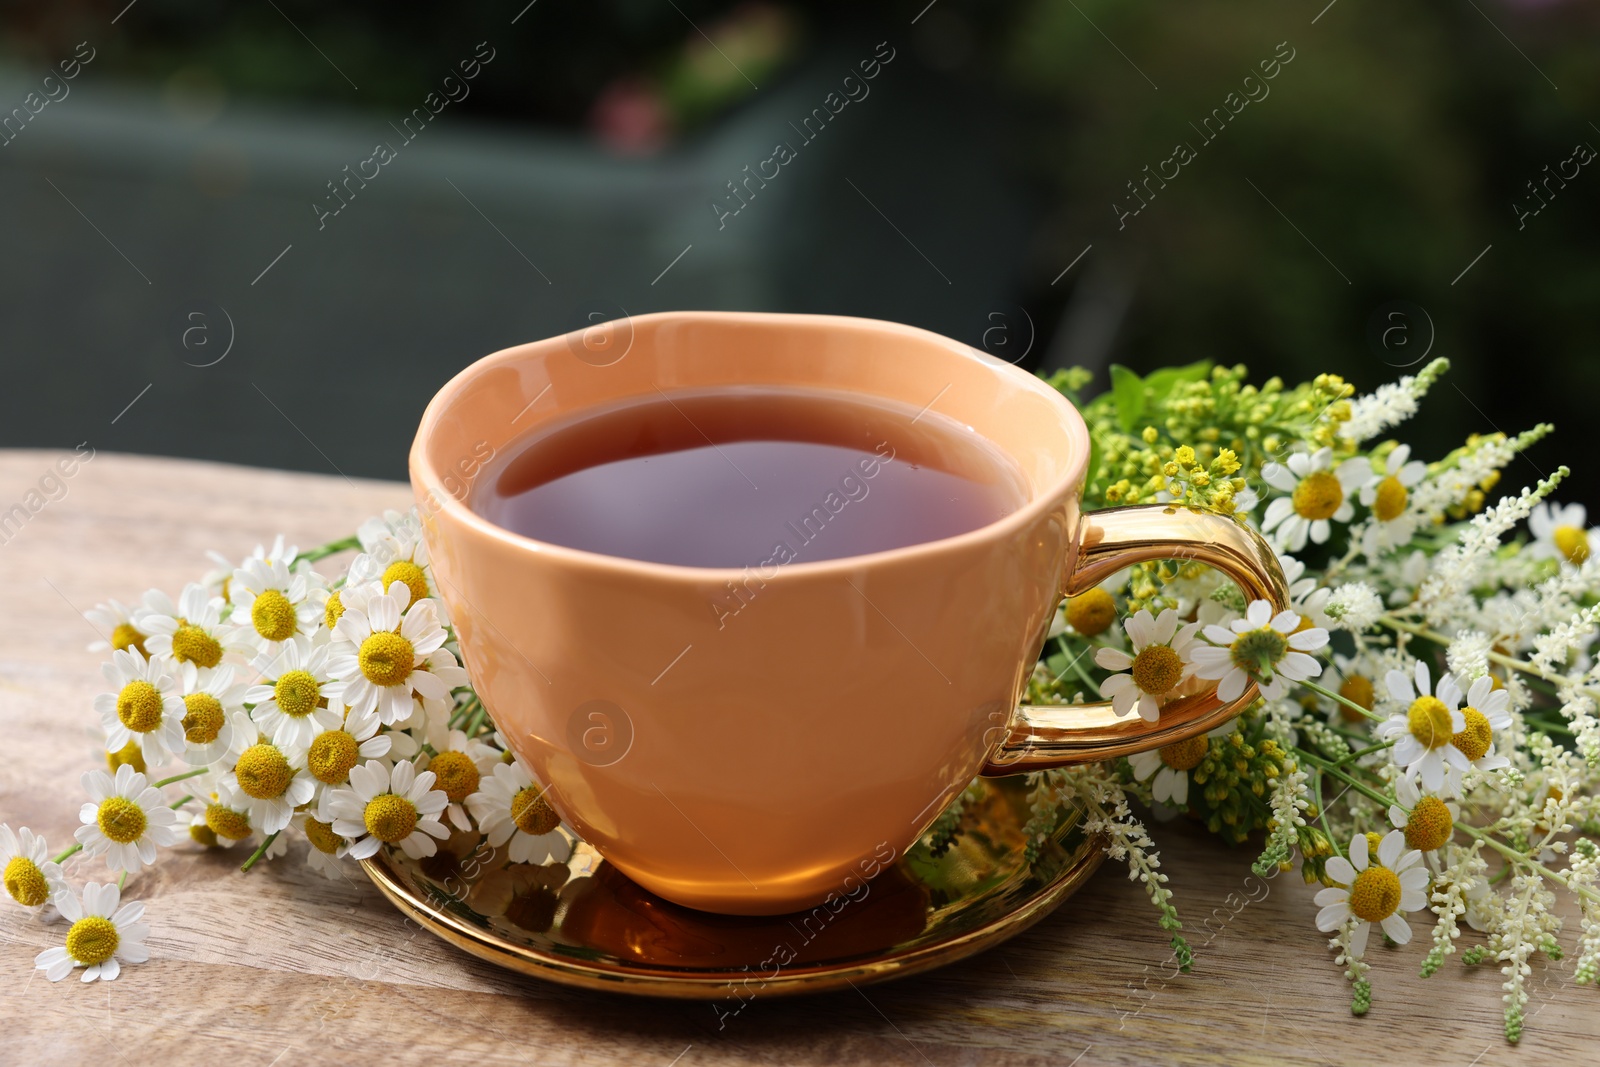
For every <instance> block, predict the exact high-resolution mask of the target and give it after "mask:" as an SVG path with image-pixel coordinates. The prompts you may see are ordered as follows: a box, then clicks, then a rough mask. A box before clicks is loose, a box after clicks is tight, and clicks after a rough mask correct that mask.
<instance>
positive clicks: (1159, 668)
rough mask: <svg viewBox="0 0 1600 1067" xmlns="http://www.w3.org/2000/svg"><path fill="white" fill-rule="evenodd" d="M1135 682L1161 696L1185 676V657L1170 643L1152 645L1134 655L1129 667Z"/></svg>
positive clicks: (1145, 689)
mask: <svg viewBox="0 0 1600 1067" xmlns="http://www.w3.org/2000/svg"><path fill="white" fill-rule="evenodd" d="M1129 673H1130V674H1132V675H1133V684H1134V685H1136V686H1138V687H1139V688H1140V689H1142V690H1144V691H1145V692H1146V693H1149V694H1151V695H1152V696H1160V695H1161V694H1162V693H1165V692H1167V691H1168V690H1170V689H1171V688H1172V687H1173V686H1175V685H1177V684H1178V680H1179V679H1180V678H1182V677H1183V658H1182V657H1181V656H1179V655H1178V654H1177V653H1176V652H1174V651H1173V650H1172V646H1170V645H1151V646H1149V647H1148V648H1146V649H1144V651H1142V652H1140V653H1139V654H1138V655H1137V656H1135V657H1133V666H1132V667H1131V668H1129Z"/></svg>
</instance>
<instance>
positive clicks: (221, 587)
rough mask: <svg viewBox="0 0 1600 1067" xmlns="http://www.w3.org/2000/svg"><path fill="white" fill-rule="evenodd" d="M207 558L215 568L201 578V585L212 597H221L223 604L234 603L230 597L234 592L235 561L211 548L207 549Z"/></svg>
mask: <svg viewBox="0 0 1600 1067" xmlns="http://www.w3.org/2000/svg"><path fill="white" fill-rule="evenodd" d="M206 558H207V559H209V560H210V561H211V562H212V564H213V566H212V568H211V569H210V570H208V571H206V572H205V574H203V575H201V576H200V584H201V585H203V586H205V587H206V591H207V592H209V593H210V594H211V595H212V596H218V597H221V598H222V601H223V603H225V604H231V603H233V599H232V597H231V595H230V594H231V593H232V592H233V588H232V587H233V572H234V562H233V560H231V559H229V558H228V557H227V556H224V555H223V554H222V553H221V552H218V551H215V550H214V549H209V548H208V549H206Z"/></svg>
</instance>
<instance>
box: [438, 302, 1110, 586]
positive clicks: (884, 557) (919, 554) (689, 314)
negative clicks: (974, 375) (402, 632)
mask: <svg viewBox="0 0 1600 1067" xmlns="http://www.w3.org/2000/svg"><path fill="white" fill-rule="evenodd" d="M685 320H692V321H701V322H704V321H721V322H749V323H763V324H769V325H776V326H782V325H784V324H786V323H809V324H813V325H816V324H833V325H836V326H839V327H841V328H846V329H851V330H857V331H862V330H866V331H877V332H882V333H894V334H900V335H903V336H904V335H909V336H912V337H915V338H916V339H918V340H921V341H924V342H928V343H933V344H937V345H940V346H942V347H944V348H945V349H946V350H947V351H949V352H951V353H952V354H954V355H955V356H957V357H958V358H962V359H967V360H971V361H973V362H976V363H979V364H981V365H982V366H984V367H985V368H986V369H988V370H989V371H991V372H993V373H996V374H999V375H1001V376H1003V377H1004V376H1010V377H1012V379H1013V380H1014V382H1015V383H1016V384H1018V385H1022V386H1024V387H1026V388H1028V389H1030V390H1031V391H1033V392H1034V393H1036V394H1038V395H1039V396H1041V397H1042V398H1044V399H1045V401H1046V402H1047V403H1048V404H1050V405H1051V406H1053V407H1054V408H1055V409H1056V410H1057V412H1058V414H1060V416H1061V418H1062V424H1063V426H1064V427H1065V429H1066V432H1067V435H1068V436H1069V437H1070V438H1072V447H1073V449H1074V452H1075V455H1074V456H1073V458H1072V462H1071V463H1070V464H1069V465H1068V467H1067V469H1066V473H1065V474H1063V475H1062V476H1060V477H1059V478H1057V479H1055V481H1053V482H1051V483H1050V484H1048V485H1046V486H1041V487H1039V488H1038V489H1037V490H1035V491H1034V492H1033V493H1032V494H1031V496H1030V499H1029V500H1028V501H1027V502H1026V503H1025V504H1023V506H1022V507H1020V508H1018V509H1017V510H1016V511H1013V512H1012V513H1011V514H1009V515H1005V516H1002V517H1001V518H999V519H996V520H994V521H993V522H990V523H986V524H985V525H983V526H979V527H978V528H976V529H973V530H968V531H967V532H965V533H960V534H955V535H954V536H951V537H941V538H939V539H937V540H933V541H919V542H917V543H915V544H911V545H902V546H900V547H899V548H891V549H884V550H882V551H878V552H867V553H862V554H860V555H855V556H837V557H834V558H833V559H825V560H813V561H810V562H795V563H785V564H783V565H781V566H780V567H779V568H778V573H779V574H780V575H781V574H790V573H793V574H794V576H795V577H801V576H808V577H819V578H829V577H837V576H841V575H848V574H852V573H855V572H858V571H860V570H861V569H862V568H864V567H872V566H880V565H883V564H885V563H890V562H899V561H914V560H922V559H927V558H930V557H932V556H935V555H939V554H944V553H949V552H958V551H961V550H963V549H967V548H971V547H974V546H977V545H980V544H983V543H985V542H990V541H995V540H999V539H1004V538H1006V537H1008V536H1010V535H1012V534H1014V533H1016V532H1018V531H1019V530H1020V529H1022V528H1023V527H1026V526H1029V525H1031V524H1032V523H1034V522H1036V521H1037V520H1038V519H1040V518H1041V517H1042V516H1043V515H1044V514H1045V513H1046V512H1048V511H1051V510H1053V509H1054V508H1055V507H1056V506H1057V502H1058V501H1059V500H1061V499H1063V498H1064V497H1068V496H1071V495H1073V494H1075V493H1076V492H1078V491H1079V490H1080V489H1081V488H1082V485H1083V482H1084V480H1085V478H1086V477H1087V476H1088V470H1087V467H1088V462H1089V452H1090V440H1089V428H1088V426H1087V424H1085V423H1084V421H1083V414H1082V413H1081V412H1079V411H1078V408H1077V406H1076V405H1074V404H1073V403H1072V402H1071V401H1070V400H1068V399H1067V398H1066V397H1065V396H1063V395H1062V394H1061V393H1060V392H1059V391H1058V390H1056V389H1054V388H1053V387H1051V386H1050V385H1048V384H1047V383H1045V382H1044V381H1043V380H1041V379H1040V378H1038V377H1036V376H1035V375H1032V374H1029V373H1028V372H1027V371H1024V370H1021V369H1020V368H1018V367H1016V366H1014V365H1012V364H1010V363H1007V362H1005V361H1004V360H1000V359H996V358H995V357H993V356H991V355H989V354H988V353H986V352H980V351H979V350H977V349H975V348H973V347H972V346H970V345H965V344H962V343H961V342H959V341H956V340H954V339H952V338H949V337H946V336H944V335H943V334H939V333H934V332H933V331H932V330H925V329H922V328H921V327H918V326H908V325H906V324H904V323H898V322H890V321H888V320H884V319H870V318H862V317H859V316H852V315H814V314H806V313H798V312H761V311H657V312H650V313H647V314H642V315H629V316H628V321H630V322H634V323H664V322H673V321H685ZM611 321H616V320H611ZM595 325H597V324H590V325H588V326H585V327H583V328H581V329H579V330H573V331H569V332H568V333H566V334H558V335H556V336H555V337H552V338H546V339H545V340H544V341H543V342H540V341H534V342H526V343H524V344H520V345H512V346H511V347H508V348H502V349H500V350H499V351H497V352H491V353H490V354H488V355H486V356H483V357H481V358H479V359H477V360H474V361H473V362H472V363H469V364H468V365H467V366H465V367H463V368H462V369H461V370H460V371H457V372H456V374H454V375H453V376H452V377H451V378H450V380H449V381H447V382H446V383H445V384H444V385H443V386H441V387H440V389H439V391H438V392H437V393H435V394H434V396H433V399H432V400H430V401H429V402H428V406H427V408H426V409H425V410H424V411H423V413H422V419H421V421H420V422H419V423H418V425H417V433H416V436H415V437H414V438H413V439H412V443H411V452H410V457H409V460H410V462H409V469H410V475H411V483H412V490H413V492H415V493H418V495H422V494H426V496H427V498H429V500H430V501H431V502H432V503H433V504H437V507H433V506H432V504H430V505H429V506H427V507H425V508H424V510H425V511H433V512H435V513H437V512H444V513H448V514H449V515H450V516H451V517H452V518H453V519H454V520H455V521H457V522H459V523H462V524H464V525H465V526H467V527H468V528H470V529H473V530H475V531H476V532H478V533H479V534H482V535H485V536H488V537H490V538H492V539H494V540H496V541H499V542H501V543H503V544H505V545H507V546H508V547H512V548H516V549H518V550H520V551H530V550H531V551H534V552H538V553H540V554H542V555H545V556H547V557H548V558H550V559H551V560H555V561H560V562H561V563H563V564H565V565H568V566H573V567H578V568H586V569H591V570H601V571H608V572H611V573H614V574H618V573H620V574H624V575H632V576H637V577H646V576H649V577H655V578H661V577H670V578H676V579H683V580H690V581H696V582H705V581H710V582H715V583H718V584H720V583H722V582H725V581H728V580H731V579H733V578H740V577H744V576H745V575H746V574H748V573H749V571H750V570H751V568H750V567H748V566H746V567H694V566H687V565H684V564H679V563H656V562H652V561H650V560H640V559H629V558H627V557H624V556H611V555H607V554H605V553H602V552H591V551H589V550H588V549H582V548H572V547H569V546H567V545H558V544H555V543H553V542H550V541H541V540H539V539H538V538H534V537H528V536H526V535H524V534H519V533H516V532H515V531H512V530H508V529H506V528H505V527H503V526H498V525H496V524H494V523H492V522H490V521H489V520H488V519H485V518H484V517H483V516H481V515H479V514H478V513H477V512H475V511H473V510H472V508H471V507H469V506H468V505H467V503H466V502H465V501H463V500H461V499H460V498H458V497H457V496H456V495H455V494H453V493H450V492H448V491H447V490H445V488H444V486H443V479H442V478H440V476H439V473H438V471H437V470H436V469H435V467H434V465H433V463H432V461H431V460H430V458H429V456H428V448H427V444H428V440H429V438H430V437H431V434H432V431H433V429H434V426H435V425H436V424H437V423H438V422H439V420H440V419H441V418H443V417H444V413H445V411H446V410H447V409H448V408H449V407H450V405H451V404H452V403H453V402H454V401H455V400H456V398H457V396H458V395H459V394H460V393H461V392H462V391H463V390H464V389H465V388H466V387H467V386H468V384H469V383H471V382H472V381H473V380H474V379H476V378H478V377H479V376H481V375H482V374H483V373H484V372H486V371H488V370H491V369H494V368H496V367H500V366H503V365H506V364H510V363H515V362H517V361H518V360H519V359H522V358H526V357H525V356H523V355H522V350H523V349H526V348H527V347H528V345H529V344H541V343H548V342H552V341H561V340H563V339H565V338H569V337H572V336H574V335H581V334H582V333H584V332H585V331H587V330H591V329H593V328H594V326H595ZM992 443H993V442H992V441H991V444H992ZM995 447H997V448H998V447H1000V446H998V445H996V446H995ZM424 518H426V516H424Z"/></svg>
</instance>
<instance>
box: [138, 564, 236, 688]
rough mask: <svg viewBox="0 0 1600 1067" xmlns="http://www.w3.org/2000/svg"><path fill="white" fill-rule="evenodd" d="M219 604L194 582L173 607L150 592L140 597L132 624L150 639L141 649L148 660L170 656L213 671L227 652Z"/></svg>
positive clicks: (156, 592)
mask: <svg viewBox="0 0 1600 1067" xmlns="http://www.w3.org/2000/svg"><path fill="white" fill-rule="evenodd" d="M222 608H223V601H222V598H221V597H217V596H212V595H211V591H210V590H208V589H207V588H206V587H205V586H203V585H200V584H199V583H197V582H190V583H189V584H188V585H186V586H184V587H183V592H182V593H180V594H178V602H177V603H176V604H174V603H173V602H172V601H171V600H170V599H168V597H167V594H165V593H163V592H161V590H159V589H152V590H150V591H149V592H148V593H146V594H145V595H144V600H143V602H142V607H141V608H140V610H139V611H137V612H136V613H135V617H134V624H135V625H136V626H138V628H139V629H141V630H143V631H144V632H145V633H147V634H149V635H150V636H148V637H146V638H145V640H144V647H145V649H146V651H148V652H149V653H150V655H151V656H152V657H160V656H170V657H172V658H173V659H175V660H177V661H178V662H179V663H193V664H194V665H195V666H197V667H215V666H216V665H217V664H219V663H221V662H222V656H223V653H224V652H226V651H228V645H229V642H230V639H231V638H230V635H229V633H228V630H227V628H226V627H224V626H223V624H222Z"/></svg>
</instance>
